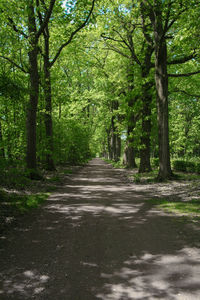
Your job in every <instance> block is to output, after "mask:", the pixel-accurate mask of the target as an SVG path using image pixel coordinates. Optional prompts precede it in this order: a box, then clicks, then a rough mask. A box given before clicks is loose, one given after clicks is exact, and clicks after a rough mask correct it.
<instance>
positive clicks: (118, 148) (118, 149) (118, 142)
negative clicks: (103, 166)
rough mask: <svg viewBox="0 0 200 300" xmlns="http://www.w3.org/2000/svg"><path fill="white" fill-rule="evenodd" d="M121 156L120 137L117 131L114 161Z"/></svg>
mask: <svg viewBox="0 0 200 300" xmlns="http://www.w3.org/2000/svg"><path fill="white" fill-rule="evenodd" d="M120 157H121V137H120V135H119V134H118V133H117V134H116V153H115V161H116V162H117V161H119V160H120Z"/></svg>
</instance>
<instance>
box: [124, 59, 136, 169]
mask: <svg viewBox="0 0 200 300" xmlns="http://www.w3.org/2000/svg"><path fill="white" fill-rule="evenodd" d="M127 80H128V112H127V121H128V128H127V140H126V146H125V149H124V156H123V164H124V165H125V166H126V167H127V168H136V167H137V165H136V162H135V149H134V136H133V130H134V128H135V125H136V118H135V113H134V111H133V108H134V104H135V102H136V101H137V97H134V96H133V95H132V91H133V89H134V60H132V59H131V61H130V64H129V65H128V70H127Z"/></svg>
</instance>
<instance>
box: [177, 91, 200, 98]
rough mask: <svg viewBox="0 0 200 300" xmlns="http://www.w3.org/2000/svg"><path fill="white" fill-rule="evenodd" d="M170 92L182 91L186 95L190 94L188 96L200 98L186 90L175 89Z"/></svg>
mask: <svg viewBox="0 0 200 300" xmlns="http://www.w3.org/2000/svg"><path fill="white" fill-rule="evenodd" d="M172 92H173V93H182V94H185V95H187V96H190V97H194V98H198V99H200V95H196V94H190V93H188V92H186V91H183V90H179V89H176V90H173V91H172Z"/></svg>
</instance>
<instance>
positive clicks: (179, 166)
mask: <svg viewBox="0 0 200 300" xmlns="http://www.w3.org/2000/svg"><path fill="white" fill-rule="evenodd" d="M172 165H173V169H174V170H175V171H181V172H186V171H187V162H186V161H184V160H174V161H173V163H172Z"/></svg>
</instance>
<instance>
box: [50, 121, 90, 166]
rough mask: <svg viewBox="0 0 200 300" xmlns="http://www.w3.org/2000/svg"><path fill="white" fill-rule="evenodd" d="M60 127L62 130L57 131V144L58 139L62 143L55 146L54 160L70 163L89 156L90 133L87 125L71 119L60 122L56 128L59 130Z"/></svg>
mask: <svg viewBox="0 0 200 300" xmlns="http://www.w3.org/2000/svg"><path fill="white" fill-rule="evenodd" d="M57 126H59V124H57ZM60 128H62V132H59V134H58V138H59V140H58V141H57V142H58V145H59V142H60V141H61V142H62V143H61V144H60V145H59V146H60V147H58V148H57V151H58V152H57V153H56V154H55V157H56V161H57V162H58V163H69V164H72V165H76V164H82V163H84V162H86V161H87V160H88V159H89V158H90V157H91V153H90V149H89V139H90V135H89V131H88V128H87V126H85V125H83V124H81V123H78V122H77V121H75V120H71V121H68V122H66V123H64V124H60V126H59V127H57V129H56V130H60Z"/></svg>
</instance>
